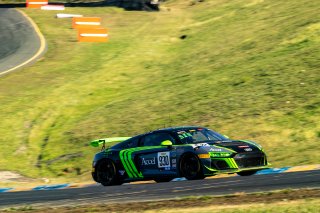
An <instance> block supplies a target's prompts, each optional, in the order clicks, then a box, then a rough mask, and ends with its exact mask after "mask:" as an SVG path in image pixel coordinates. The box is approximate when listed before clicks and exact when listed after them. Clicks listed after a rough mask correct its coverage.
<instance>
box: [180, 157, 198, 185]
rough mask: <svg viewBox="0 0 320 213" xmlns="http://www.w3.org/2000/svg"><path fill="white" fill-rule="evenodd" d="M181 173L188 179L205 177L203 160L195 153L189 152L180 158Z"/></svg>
mask: <svg viewBox="0 0 320 213" xmlns="http://www.w3.org/2000/svg"><path fill="white" fill-rule="evenodd" d="M180 175H181V176H182V177H185V178H186V179H188V180H198V179H203V178H204V175H203V172H202V167H201V162H200V160H199V158H198V157H197V156H196V155H195V154H192V153H188V154H185V155H183V156H182V158H181V160H180Z"/></svg>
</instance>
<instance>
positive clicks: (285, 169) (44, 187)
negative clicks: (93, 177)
mask: <svg viewBox="0 0 320 213" xmlns="http://www.w3.org/2000/svg"><path fill="white" fill-rule="evenodd" d="M311 170H320V164H314V165H305V166H293V167H290V166H287V167H281V168H271V169H264V170H261V171H259V172H257V174H256V175H267V174H279V173H287V172H303V171H311ZM185 180H186V179H185V178H175V179H173V180H172V181H185ZM143 183H145V181H144V182H143V181H141V182H140V184H143ZM136 184H139V182H138V183H136ZM93 185H95V183H76V184H69V183H65V184H55V185H42V186H37V187H34V188H30V189H19V188H0V193H4V192H18V191H41V190H58V189H67V188H84V187H88V186H93Z"/></svg>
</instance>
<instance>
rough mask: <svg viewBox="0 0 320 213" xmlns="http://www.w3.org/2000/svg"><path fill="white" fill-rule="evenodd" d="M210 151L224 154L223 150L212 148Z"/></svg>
mask: <svg viewBox="0 0 320 213" xmlns="http://www.w3.org/2000/svg"><path fill="white" fill-rule="evenodd" d="M209 151H210V152H222V149H215V148H211V149H210V150H209Z"/></svg>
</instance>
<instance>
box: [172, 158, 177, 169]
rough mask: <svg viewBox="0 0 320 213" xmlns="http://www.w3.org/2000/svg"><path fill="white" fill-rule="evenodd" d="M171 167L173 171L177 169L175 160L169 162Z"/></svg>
mask: <svg viewBox="0 0 320 213" xmlns="http://www.w3.org/2000/svg"><path fill="white" fill-rule="evenodd" d="M171 167H172V168H173V169H175V168H177V159H175V158H174V159H172V160H171Z"/></svg>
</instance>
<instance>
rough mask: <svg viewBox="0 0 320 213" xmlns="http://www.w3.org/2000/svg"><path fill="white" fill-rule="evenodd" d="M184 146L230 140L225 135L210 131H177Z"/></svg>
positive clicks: (201, 129)
mask: <svg viewBox="0 0 320 213" xmlns="http://www.w3.org/2000/svg"><path fill="white" fill-rule="evenodd" d="M176 134H177V135H178V137H179V138H180V141H181V142H182V143H183V144H196V143H201V142H214V141H224V140H228V138H226V137H225V136H223V135H220V134H219V133H217V132H214V131H212V130H209V129H204V128H195V129H184V130H179V131H176Z"/></svg>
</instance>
